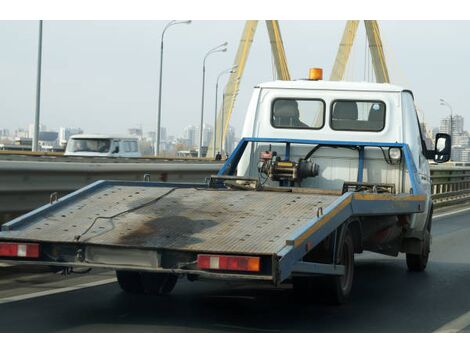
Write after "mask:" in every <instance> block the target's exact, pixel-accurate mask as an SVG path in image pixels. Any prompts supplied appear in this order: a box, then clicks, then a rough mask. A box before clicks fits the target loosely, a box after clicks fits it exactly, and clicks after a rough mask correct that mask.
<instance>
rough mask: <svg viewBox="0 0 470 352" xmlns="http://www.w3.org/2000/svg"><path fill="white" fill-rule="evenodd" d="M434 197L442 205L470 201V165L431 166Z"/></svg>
mask: <svg viewBox="0 0 470 352" xmlns="http://www.w3.org/2000/svg"><path fill="white" fill-rule="evenodd" d="M431 179H432V199H433V202H434V206H436V207H442V206H448V205H452V204H457V203H463V202H466V201H470V167H448V166H433V167H431Z"/></svg>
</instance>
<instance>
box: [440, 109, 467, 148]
mask: <svg viewBox="0 0 470 352" xmlns="http://www.w3.org/2000/svg"><path fill="white" fill-rule="evenodd" d="M450 122H451V119H450V116H447V117H444V118H443V119H442V120H441V126H440V128H439V132H441V133H447V134H450V135H451V137H452V144H453V145H454V144H456V142H457V137H458V136H460V135H461V134H462V133H463V125H464V120H463V117H462V116H460V115H454V116H452V133H451V132H450Z"/></svg>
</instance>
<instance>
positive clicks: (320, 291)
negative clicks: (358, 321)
mask: <svg viewBox="0 0 470 352" xmlns="http://www.w3.org/2000/svg"><path fill="white" fill-rule="evenodd" d="M341 242H342V243H341V244H340V245H339V246H338V247H339V252H338V254H337V255H336V264H339V265H344V270H345V271H344V275H341V276H336V275H335V276H329V275H328V276H327V275H325V276H299V277H294V278H293V287H294V291H295V293H296V294H299V295H300V296H302V297H305V298H319V299H320V300H323V301H326V302H328V303H332V304H342V303H345V302H346V301H347V300H348V298H349V296H350V294H351V289H352V284H353V279H354V242H353V239H352V236H351V233H350V231H349V229H347V230H346V233H345V234H344V236H343V238H342V240H341ZM328 252H329V253H327V252H326V253H321V254H320V253H317V255H316V258H309V259H310V260H309V261H314V262H322V263H329V264H332V259H331V258H332V257H333V251H332V249H331V250H330V251H328ZM327 257H328V258H329V259H327V260H325V259H326V258H327Z"/></svg>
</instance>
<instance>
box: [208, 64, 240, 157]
mask: <svg viewBox="0 0 470 352" xmlns="http://www.w3.org/2000/svg"><path fill="white" fill-rule="evenodd" d="M237 67H238V65H235V66H233V67H232V68H229V69H227V70H224V71H222V72H220V73H219V75H218V76H217V81H216V83H215V115H214V138H213V139H214V145H213V149H214V150H213V154H214V158H215V154H216V153H215V148H216V136H217V97H218V95H219V80H220V77H222V76H223V75H225V74H227V73H234V72H236V68H237ZM224 97H225V94H224ZM224 97H222V124H221V127H220V141H221V142H220V145H221V148H220V153H221V154H222V136H223V133H224V121H223V116H224V107H225V105H224V102H225V99H224Z"/></svg>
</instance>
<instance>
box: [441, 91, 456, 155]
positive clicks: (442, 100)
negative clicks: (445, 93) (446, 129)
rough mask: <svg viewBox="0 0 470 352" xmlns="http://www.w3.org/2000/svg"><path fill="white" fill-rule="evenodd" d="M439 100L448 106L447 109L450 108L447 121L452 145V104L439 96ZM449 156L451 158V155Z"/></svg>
mask: <svg viewBox="0 0 470 352" xmlns="http://www.w3.org/2000/svg"><path fill="white" fill-rule="evenodd" d="M440 101H441V105H443V106H447V107H448V108H449V110H450V121H449V122H450V145H452V144H453V140H452V139H453V138H452V137H453V136H452V132H453V131H452V127H453V126H452V119H453V115H454V113H453V110H452V106H451V105H450V104H449V103H448V102H447V101H446V100H444V99H442V98H441V99H440ZM451 158H452V156H451Z"/></svg>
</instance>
